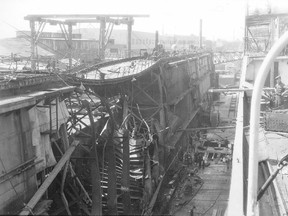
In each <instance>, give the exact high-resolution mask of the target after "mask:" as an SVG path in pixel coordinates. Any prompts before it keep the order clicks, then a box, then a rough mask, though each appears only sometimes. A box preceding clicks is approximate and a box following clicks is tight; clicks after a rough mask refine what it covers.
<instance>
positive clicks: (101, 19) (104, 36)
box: [24, 14, 149, 71]
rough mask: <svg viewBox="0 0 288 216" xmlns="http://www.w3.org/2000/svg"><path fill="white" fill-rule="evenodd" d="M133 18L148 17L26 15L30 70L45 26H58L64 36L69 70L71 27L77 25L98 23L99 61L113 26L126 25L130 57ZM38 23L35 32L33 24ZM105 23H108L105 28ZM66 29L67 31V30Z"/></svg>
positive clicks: (70, 64) (34, 61)
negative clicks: (28, 25) (29, 42)
mask: <svg viewBox="0 0 288 216" xmlns="http://www.w3.org/2000/svg"><path fill="white" fill-rule="evenodd" d="M134 17H149V15H133V14H132V15H131V14H130V15H127V14H126V15H125V14H66V15H64V14H41V15H40V14H39V15H27V16H25V17H24V19H25V20H28V21H30V29H31V68H32V70H33V71H34V70H35V69H36V57H37V56H36V46H37V42H38V40H39V38H40V36H41V33H42V32H43V30H44V28H45V25H46V24H47V23H49V24H50V25H59V27H60V29H61V32H62V33H63V35H64V39H65V41H66V44H67V47H68V56H69V68H70V69H71V68H72V51H73V46H72V27H73V26H74V25H76V24H77V23H100V34H99V53H98V54H99V57H100V59H101V60H103V59H104V58H105V48H106V45H107V43H108V40H109V38H110V36H111V33H112V30H113V26H114V25H120V24H124V25H127V31H128V34H127V51H128V57H131V34H132V25H133V24H134ZM36 22H38V23H39V27H38V29H37V30H36V26H35V23H36ZM107 23H109V25H108V27H107V25H106V24H107ZM67 28H68V29H67Z"/></svg>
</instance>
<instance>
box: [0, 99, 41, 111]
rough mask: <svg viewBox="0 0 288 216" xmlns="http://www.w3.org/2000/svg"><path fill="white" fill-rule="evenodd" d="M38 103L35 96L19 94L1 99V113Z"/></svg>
mask: <svg viewBox="0 0 288 216" xmlns="http://www.w3.org/2000/svg"><path fill="white" fill-rule="evenodd" d="M35 104H36V100H35V98H31V97H27V96H18V97H12V98H5V99H3V100H0V114H2V113H7V112H10V111H14V110H18V109H21V108H24V107H28V106H32V105H35Z"/></svg>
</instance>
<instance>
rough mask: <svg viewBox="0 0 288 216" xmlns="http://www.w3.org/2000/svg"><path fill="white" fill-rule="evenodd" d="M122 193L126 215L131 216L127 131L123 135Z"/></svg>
mask: <svg viewBox="0 0 288 216" xmlns="http://www.w3.org/2000/svg"><path fill="white" fill-rule="evenodd" d="M121 185H122V193H123V207H124V215H130V214H131V207H130V206H131V197H130V150H129V131H128V130H126V129H125V131H124V134H123V168H122V180H121Z"/></svg>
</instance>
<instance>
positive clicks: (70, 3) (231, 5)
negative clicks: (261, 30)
mask: <svg viewBox="0 0 288 216" xmlns="http://www.w3.org/2000/svg"><path fill="white" fill-rule="evenodd" d="M0 2H1V8H0V29H1V33H0V38H5V37H15V31H16V29H19V30H29V22H28V21H25V20H24V16H26V15H28V14H109V13H110V14H111V13H113V14H115V13H117V14H148V15H150V17H149V18H135V22H134V26H133V29H134V30H139V31H147V32H155V31H156V30H158V31H159V33H160V34H163V33H164V34H170V35H174V34H178V35H179V34H180V35H190V34H195V35H198V34H199V20H200V19H202V20H203V36H204V37H206V38H208V39H212V40H213V39H215V40H216V39H218V38H220V39H226V40H233V39H240V40H242V38H243V34H244V33H243V28H244V16H245V5H246V4H245V0H172V1H171V0H141V1H139V0H102V1H100V0H1V1H0ZM98 25H99V24H93V26H94V27H98ZM12 26H13V27H12ZM78 27H79V26H78ZM80 27H85V24H81V26H80ZM45 30H46V31H47V28H46V27H45V29H44V31H45ZM48 30H49V28H48Z"/></svg>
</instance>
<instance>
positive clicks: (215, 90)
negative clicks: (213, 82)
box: [208, 88, 275, 93]
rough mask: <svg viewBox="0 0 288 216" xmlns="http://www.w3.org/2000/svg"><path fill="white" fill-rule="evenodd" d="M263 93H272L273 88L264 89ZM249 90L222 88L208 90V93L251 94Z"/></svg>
mask: <svg viewBox="0 0 288 216" xmlns="http://www.w3.org/2000/svg"><path fill="white" fill-rule="evenodd" d="M263 90H265V91H274V90H275V88H264V89H263ZM252 91H253V89H251V88H223V89H209V90H208V92H209V93H221V92H252Z"/></svg>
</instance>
